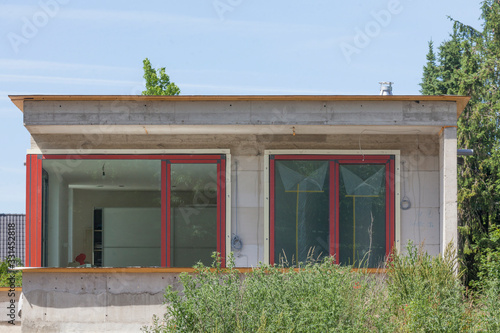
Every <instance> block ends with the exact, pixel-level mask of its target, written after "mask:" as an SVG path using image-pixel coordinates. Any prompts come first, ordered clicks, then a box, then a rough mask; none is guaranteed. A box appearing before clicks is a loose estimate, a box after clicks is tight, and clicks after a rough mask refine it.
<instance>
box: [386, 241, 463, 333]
mask: <svg viewBox="0 0 500 333" xmlns="http://www.w3.org/2000/svg"><path fill="white" fill-rule="evenodd" d="M407 252H408V254H407V255H399V254H396V253H393V255H392V256H391V258H390V261H389V263H388V265H387V278H388V281H387V290H388V302H389V303H390V307H391V309H393V311H394V316H395V320H396V322H397V326H398V327H399V329H398V331H400V332H467V331H468V330H469V328H470V323H469V321H468V312H469V310H470V309H469V308H468V307H467V302H466V298H465V295H464V293H465V289H464V288H463V286H462V285H461V284H460V274H458V273H457V272H456V269H457V267H458V265H457V260H456V256H455V254H454V250H453V248H452V247H451V246H448V247H447V249H446V251H445V253H444V255H443V256H440V255H438V256H435V257H432V256H430V255H428V254H427V253H426V252H424V251H423V246H420V247H419V248H417V247H416V246H414V245H413V244H411V243H410V244H408V246H407Z"/></svg>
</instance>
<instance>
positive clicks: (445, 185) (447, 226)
mask: <svg viewBox="0 0 500 333" xmlns="http://www.w3.org/2000/svg"><path fill="white" fill-rule="evenodd" d="M439 173H440V177H439V178H440V187H439V188H440V190H439V192H440V230H441V235H440V236H441V253H444V250H445V249H446V246H447V245H448V244H449V243H450V242H451V243H452V244H453V246H454V247H455V250H456V249H457V246H458V242H457V241H458V230H457V227H458V223H457V220H458V219H457V128H456V127H445V128H443V130H442V131H441V133H440V137H439Z"/></svg>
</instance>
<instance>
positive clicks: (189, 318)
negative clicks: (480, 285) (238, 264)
mask: <svg viewBox="0 0 500 333" xmlns="http://www.w3.org/2000/svg"><path fill="white" fill-rule="evenodd" d="M453 253H454V252H453V251H452V249H451V248H449V249H448V250H447V251H446V253H445V255H444V256H438V257H431V256H429V255H427V254H426V253H425V252H424V251H423V250H422V247H420V248H417V247H415V246H413V245H411V244H409V245H408V247H407V254H406V255H401V254H397V253H394V254H393V255H391V257H390V259H389V260H388V264H387V273H386V274H385V275H374V274H368V273H367V272H366V270H363V269H358V270H353V269H352V267H351V266H339V265H336V264H335V263H334V260H333V259H332V258H324V259H323V261H322V262H321V263H310V264H305V265H303V266H302V267H301V268H300V269H286V268H283V267H276V266H268V265H262V266H260V267H258V268H256V269H254V270H252V271H251V272H250V273H247V274H240V273H239V272H238V270H237V269H235V268H234V260H233V258H232V257H231V258H230V259H229V260H228V267H227V268H222V267H221V264H220V262H221V261H220V258H219V257H218V255H217V254H214V264H213V266H212V267H211V268H209V267H204V266H203V265H201V264H200V265H198V266H196V267H195V268H196V270H195V273H194V274H182V275H181V278H180V284H181V288H179V286H177V287H176V286H169V287H168V288H167V290H166V293H165V303H166V312H165V314H164V316H163V317H162V318H158V317H154V319H153V325H152V326H149V327H143V331H145V332H368V331H373V332H496V331H498V328H499V323H500V317H499V313H500V300H499V289H500V283H496V284H495V285H494V286H496V289H495V288H494V286H491V287H489V288H486V289H485V292H484V293H481V294H480V295H478V296H477V297H473V296H472V295H469V294H467V292H466V291H465V290H464V288H463V287H462V286H461V284H460V277H459V274H457V272H456V267H457V263H456V259H455V257H454V255H453ZM497 282H498V281H497ZM174 288H179V290H176V289H174ZM495 328H496V330H495Z"/></svg>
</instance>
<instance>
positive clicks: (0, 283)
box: [0, 258, 23, 287]
mask: <svg viewBox="0 0 500 333" xmlns="http://www.w3.org/2000/svg"><path fill="white" fill-rule="evenodd" d="M22 265H23V264H22V262H21V259H19V258H14V259H13V260H12V261H9V260H8V259H7V258H5V260H4V261H0V287H10V286H11V281H12V278H13V281H14V285H15V286H16V287H21V286H22V284H23V279H22V272H21V271H10V270H9V268H10V266H15V267H17V266H22Z"/></svg>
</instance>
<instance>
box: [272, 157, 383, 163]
mask: <svg viewBox="0 0 500 333" xmlns="http://www.w3.org/2000/svg"><path fill="white" fill-rule="evenodd" d="M273 156H274V159H275V160H339V161H340V162H343V163H344V162H345V160H353V161H361V162H366V161H370V162H372V161H373V160H381V161H383V162H380V163H385V161H387V159H389V158H390V155H364V156H363V155H273Z"/></svg>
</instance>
